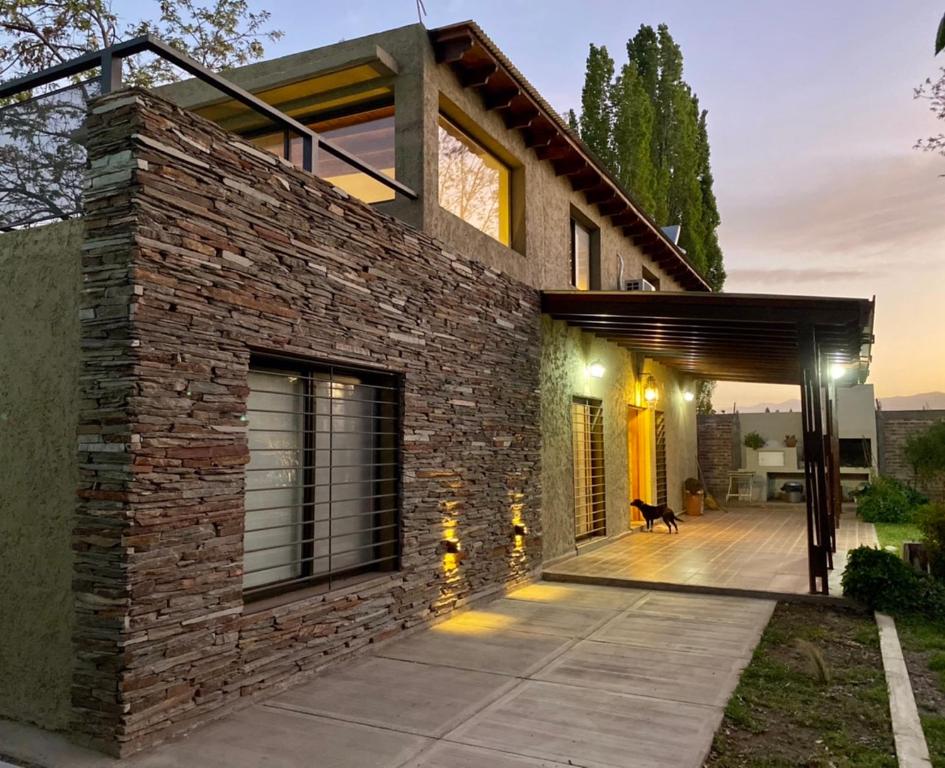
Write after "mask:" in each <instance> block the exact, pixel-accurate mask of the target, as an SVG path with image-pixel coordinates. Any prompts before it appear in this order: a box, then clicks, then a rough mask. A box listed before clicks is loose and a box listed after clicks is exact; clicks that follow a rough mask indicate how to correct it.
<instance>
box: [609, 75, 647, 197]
mask: <svg viewBox="0 0 945 768" xmlns="http://www.w3.org/2000/svg"><path fill="white" fill-rule="evenodd" d="M610 101H611V103H612V105H613V113H614V128H613V139H612V142H611V143H612V151H613V156H614V166H615V167H614V171H615V172H616V174H617V178H619V179H620V182H621V183H622V184H623V185H624V186H625V187H626V188H627V189H628V190H629V191H630V193H631V194H632V195H633V198H634V199H635V200H636V202H637V203H639V204H640V206H641V207H642V208H643V210H645V211H652V210H653V209H654V208H655V207H656V190H655V182H656V178H655V173H654V168H653V154H652V146H653V104H652V103H651V102H650V97H649V94H648V93H647V91H646V86H645V84H644V82H643V80H642V78H641V77H640V73H639V71H638V69H637V65H636V63H634V62H630V63H629V64H625V65H624V66H623V68H622V69H621V71H620V76H619V77H618V78H617V80H616V82H615V83H614V87H613V90H612V91H611V94H610Z"/></svg>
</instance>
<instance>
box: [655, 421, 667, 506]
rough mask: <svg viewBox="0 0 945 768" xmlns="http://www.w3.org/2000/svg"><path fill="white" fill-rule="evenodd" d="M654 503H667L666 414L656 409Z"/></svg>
mask: <svg viewBox="0 0 945 768" xmlns="http://www.w3.org/2000/svg"><path fill="white" fill-rule="evenodd" d="M654 415H655V416H656V419H655V420H656V503H657V504H668V503H669V494H668V492H667V489H666V414H665V413H663V412H662V411H656V413H655V414H654Z"/></svg>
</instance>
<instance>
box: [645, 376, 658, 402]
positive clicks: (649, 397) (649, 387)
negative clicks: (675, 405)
mask: <svg viewBox="0 0 945 768" xmlns="http://www.w3.org/2000/svg"><path fill="white" fill-rule="evenodd" d="M643 399H644V400H646V402H647V403H649V404H650V405H654V404H655V403H656V401H657V400H659V399H660V390H659V387H657V386H656V379H654V378H653V377H652V376H647V378H646V386H645V387H644V388H643Z"/></svg>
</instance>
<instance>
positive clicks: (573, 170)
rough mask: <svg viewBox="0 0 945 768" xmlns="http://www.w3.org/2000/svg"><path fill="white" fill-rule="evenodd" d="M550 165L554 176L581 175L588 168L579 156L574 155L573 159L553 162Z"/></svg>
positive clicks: (568, 158)
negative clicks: (552, 167)
mask: <svg viewBox="0 0 945 768" xmlns="http://www.w3.org/2000/svg"><path fill="white" fill-rule="evenodd" d="M552 165H553V166H554V169H555V176H574V175H575V174H578V173H583V172H584V171H585V170H586V169H587V168H590V164H589V163H588V162H587V160H585V159H584V158H583V157H581V156H580V155H578V154H576V153H575V155H574V156H573V157H567V158H565V159H563V160H555V161H554V162H553V163H552Z"/></svg>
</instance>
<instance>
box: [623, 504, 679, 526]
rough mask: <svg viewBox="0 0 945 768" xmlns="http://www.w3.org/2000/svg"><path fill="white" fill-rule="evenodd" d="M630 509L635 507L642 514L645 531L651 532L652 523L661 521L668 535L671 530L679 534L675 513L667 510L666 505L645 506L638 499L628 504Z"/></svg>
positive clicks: (667, 506)
mask: <svg viewBox="0 0 945 768" xmlns="http://www.w3.org/2000/svg"><path fill="white" fill-rule="evenodd" d="M630 506H631V507H636V508H637V509H639V510H640V512H641V513H642V514H643V519H644V520H646V529H647V530H648V531H652V530H653V523H655V522H656V521H657V520H659V519H661V518H662V520H663V522H664V523H665V524H666V530H667V531H669V533H672V532H673V528H675V529H676V533H679V526H678V525H676V513H675V512H673V510H671V509H670V508H669V505H668V504H657V505H656V506H654V505H653V504H646V503H645V502H642V501H640V500H639V499H634V500H633V501H631V502H630Z"/></svg>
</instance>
